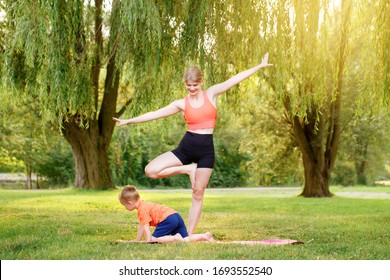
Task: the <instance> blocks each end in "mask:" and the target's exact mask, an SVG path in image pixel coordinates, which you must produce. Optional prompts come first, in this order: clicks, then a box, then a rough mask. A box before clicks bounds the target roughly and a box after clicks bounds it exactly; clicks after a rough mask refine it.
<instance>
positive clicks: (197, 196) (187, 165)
mask: <svg viewBox="0 0 390 280" xmlns="http://www.w3.org/2000/svg"><path fill="white" fill-rule="evenodd" d="M268 66H272V64H269V63H268V53H267V54H266V55H265V56H264V58H263V60H262V62H261V63H260V64H259V65H257V66H255V67H253V68H251V69H248V70H246V71H243V72H240V73H238V74H236V75H234V76H233V77H232V78H230V79H228V80H226V81H225V82H223V83H220V84H216V85H213V86H211V87H209V88H208V89H206V90H204V91H203V90H202V85H203V75H202V72H201V71H200V70H199V68H198V67H196V66H195V67H190V68H188V69H187V70H186V72H185V74H184V83H185V85H186V89H187V92H188V94H187V96H186V97H185V98H183V99H180V100H176V101H174V102H172V103H171V104H169V105H168V106H166V107H164V108H161V109H159V110H157V111H153V112H149V113H146V114H143V115H140V116H138V117H135V118H131V119H128V120H121V119H117V118H113V120H114V121H116V122H117V126H123V125H127V124H135V123H141V122H148V121H152V120H156V119H160V118H165V117H168V116H171V115H174V114H176V113H179V112H182V113H183V114H184V118H185V120H186V122H187V125H188V130H187V132H186V134H185V135H184V137H183V139H182V140H181V142H180V144H179V146H178V147H177V148H176V149H174V150H172V151H169V152H166V153H164V154H162V155H160V156H158V157H157V158H155V159H154V160H152V161H151V162H150V163H149V164H148V165H147V166H146V168H145V173H146V176H148V177H150V178H165V177H169V176H173V175H177V174H187V175H188V176H189V177H190V181H191V186H192V204H191V208H190V212H189V217H188V233H189V234H190V235H191V234H194V232H195V227H196V225H197V224H198V221H199V218H200V215H201V213H202V204H203V196H204V192H205V190H206V187H207V184H208V182H209V179H210V176H211V173H212V171H213V167H214V146H213V130H214V127H215V122H216V118H217V110H216V104H217V97H218V95H220V94H222V93H224V92H226V91H227V90H229V89H230V88H232V87H233V86H235V85H237V84H239V83H240V82H241V81H243V80H245V79H247V78H249V77H250V76H252V75H253V74H255V73H256V72H257V71H259V70H260V69H261V68H264V67H268Z"/></svg>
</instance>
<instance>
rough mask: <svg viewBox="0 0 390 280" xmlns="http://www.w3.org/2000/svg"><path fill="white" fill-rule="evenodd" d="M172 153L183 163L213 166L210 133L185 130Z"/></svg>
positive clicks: (211, 136)
mask: <svg viewBox="0 0 390 280" xmlns="http://www.w3.org/2000/svg"><path fill="white" fill-rule="evenodd" d="M172 153H173V154H174V155H175V156H176V157H177V158H178V159H179V160H180V161H181V163H182V164H183V165H187V164H190V163H193V162H195V163H197V164H198V165H197V168H211V169H212V168H213V167H214V158H215V156H214V143H213V135H212V134H198V133H193V132H189V131H187V132H186V134H185V135H184V137H183V139H182V140H181V142H180V144H179V146H178V147H177V148H176V149H174V150H172Z"/></svg>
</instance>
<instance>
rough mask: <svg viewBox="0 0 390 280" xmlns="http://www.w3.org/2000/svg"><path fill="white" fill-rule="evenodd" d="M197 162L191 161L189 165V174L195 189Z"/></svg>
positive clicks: (192, 186)
mask: <svg viewBox="0 0 390 280" xmlns="http://www.w3.org/2000/svg"><path fill="white" fill-rule="evenodd" d="M196 167H197V164H196V163H191V164H189V165H188V173H187V174H188V176H189V177H190V181H191V188H192V189H193V188H194V187H195V173H196Z"/></svg>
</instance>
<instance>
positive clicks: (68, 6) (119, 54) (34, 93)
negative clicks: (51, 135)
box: [0, 0, 185, 189]
mask: <svg viewBox="0 0 390 280" xmlns="http://www.w3.org/2000/svg"><path fill="white" fill-rule="evenodd" d="M180 2H181V1H151V0H143V1H119V0H113V1H103V0H95V1H85V0H31V1H29V0H27V1H26V0H4V1H1V10H2V11H3V12H4V13H2V14H4V18H2V19H1V20H0V21H1V26H2V31H1V36H0V37H1V47H2V48H1V50H2V52H1V60H2V61H4V64H3V63H2V66H4V69H3V67H2V69H1V73H2V86H3V87H2V94H3V96H5V95H6V94H8V96H9V97H10V98H23V97H24V96H26V95H29V96H30V98H31V97H32V98H31V99H33V100H34V101H35V102H36V103H37V104H38V105H39V106H41V116H42V118H44V119H45V120H47V121H50V122H52V123H54V124H55V125H57V127H59V128H60V130H61V132H62V134H63V135H64V137H65V138H66V140H67V141H68V142H69V144H70V145H71V147H72V150H73V153H74V158H75V165H76V177H75V183H74V184H75V186H76V187H79V188H95V189H107V188H112V187H114V184H113V182H112V179H111V174H110V167H109V154H108V153H109V146H110V142H111V138H112V134H113V131H114V125H115V124H114V122H113V121H112V117H119V116H120V115H121V114H123V113H124V111H125V110H126V107H128V106H129V105H132V102H133V100H135V101H136V102H134V103H136V105H135V106H133V109H134V110H137V108H148V107H151V105H150V104H151V103H152V102H150V101H151V100H153V99H154V97H155V96H156V95H157V94H159V93H160V89H161V86H160V84H162V82H161V79H167V77H170V76H169V75H174V71H173V70H170V71H169V70H166V71H164V69H168V67H166V65H167V61H169V60H172V61H173V60H174V59H175V56H177V55H175V53H174V52H175V51H174V50H173V48H172V42H173V39H172V38H174V37H175V36H176V35H175V31H176V30H175V28H174V26H173V24H172V21H173V20H174V19H175V18H176V19H180V16H183V15H185V13H184V12H182V8H183V6H182V3H180ZM173 14H175V16H174V15H173ZM180 21H182V20H180ZM176 61H177V59H176ZM170 65H176V64H175V63H171V64H170ZM169 69H175V67H174V66H171V67H170V68H169ZM158 77H160V80H159V79H158ZM151 85H153V87H151ZM164 96H165V97H164ZM164 96H163V98H162V99H164V98H168V97H169V92H167V94H164Z"/></svg>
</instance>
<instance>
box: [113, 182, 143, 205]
mask: <svg viewBox="0 0 390 280" xmlns="http://www.w3.org/2000/svg"><path fill="white" fill-rule="evenodd" d="M118 198H119V201H120V202H121V203H126V202H127V201H129V200H130V201H138V200H139V199H140V195H139V193H138V191H137V188H136V187H135V186H131V185H127V186H125V187H124V188H123V189H122V191H121V192H120V193H119V195H118Z"/></svg>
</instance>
